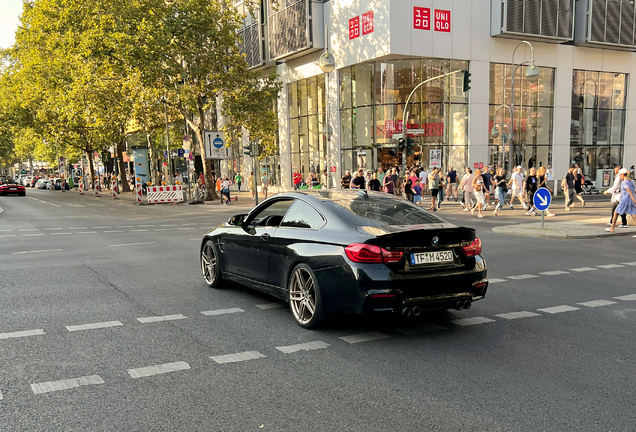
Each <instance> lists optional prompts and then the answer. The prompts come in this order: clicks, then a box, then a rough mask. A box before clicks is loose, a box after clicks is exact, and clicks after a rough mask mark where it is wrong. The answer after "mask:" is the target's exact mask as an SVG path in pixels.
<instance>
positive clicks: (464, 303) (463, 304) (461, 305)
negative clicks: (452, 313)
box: [455, 300, 473, 310]
mask: <svg viewBox="0 0 636 432" xmlns="http://www.w3.org/2000/svg"><path fill="white" fill-rule="evenodd" d="M472 304H473V302H471V301H470V300H459V301H458V302H457V303H455V309H457V310H462V309H470V307H471V306H472Z"/></svg>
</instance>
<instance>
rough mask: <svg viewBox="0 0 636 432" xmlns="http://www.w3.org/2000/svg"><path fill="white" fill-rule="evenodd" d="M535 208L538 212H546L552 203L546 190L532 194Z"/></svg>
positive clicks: (550, 196) (539, 190) (541, 189)
mask: <svg viewBox="0 0 636 432" xmlns="http://www.w3.org/2000/svg"><path fill="white" fill-rule="evenodd" d="M532 201H533V204H534V206H535V208H536V209H537V210H539V211H544V210H547V209H548V207H550V204H551V203H552V194H551V193H550V191H549V190H548V189H547V188H544V187H542V188H539V189H538V190H537V191H536V192H535V193H534V199H533V200H532Z"/></svg>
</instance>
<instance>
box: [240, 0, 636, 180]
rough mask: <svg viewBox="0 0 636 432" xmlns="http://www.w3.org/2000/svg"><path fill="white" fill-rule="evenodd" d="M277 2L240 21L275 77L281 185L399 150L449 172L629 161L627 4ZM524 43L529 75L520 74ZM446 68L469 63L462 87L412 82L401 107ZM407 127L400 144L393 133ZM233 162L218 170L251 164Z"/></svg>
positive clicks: (632, 94)
mask: <svg viewBox="0 0 636 432" xmlns="http://www.w3.org/2000/svg"><path fill="white" fill-rule="evenodd" d="M277 4H278V6H277V7H275V5H274V4H273V3H272V2H270V1H268V0H263V1H262V3H261V8H260V10H259V11H258V13H255V15H257V16H251V15H250V16H248V17H247V18H246V21H245V28H244V30H243V46H244V48H243V49H244V51H245V53H246V56H247V59H248V61H249V62H250V65H252V66H253V67H254V68H260V69H263V70H264V71H265V70H267V69H269V68H276V70H277V71H278V73H279V75H280V77H281V80H282V81H283V83H284V89H283V91H282V92H281V95H280V98H279V103H278V114H279V134H280V135H279V139H280V154H279V155H275V156H272V157H270V158H267V160H266V161H265V163H264V164H263V166H264V167H266V169H267V170H268V171H269V172H270V177H272V175H273V177H274V178H276V179H277V182H278V183H280V184H279V186H281V187H282V188H290V187H291V186H292V173H293V172H295V171H296V170H299V171H300V172H301V173H302V174H303V176H304V177H305V178H306V177H307V176H308V175H309V173H310V172H317V173H322V172H324V171H327V172H329V173H330V174H329V177H330V183H331V185H332V186H337V187H339V179H340V177H341V176H342V173H343V172H344V170H346V169H352V170H355V169H358V168H365V169H377V168H379V167H383V168H388V167H391V166H399V165H401V162H402V158H403V157H406V158H407V163H408V165H419V166H423V167H430V166H434V165H441V166H442V167H443V168H444V169H446V168H447V167H449V166H453V167H454V168H455V169H457V170H461V169H462V168H463V167H471V168H474V167H480V166H484V165H489V166H493V165H495V166H497V165H501V166H504V167H506V168H508V167H509V165H510V163H512V164H513V165H522V166H523V167H524V168H526V169H528V168H530V167H539V166H545V165H552V167H553V168H554V170H555V175H556V176H557V177H559V178H560V177H561V176H562V175H563V174H564V173H565V171H566V169H567V167H568V166H569V165H570V164H572V163H578V164H579V165H580V166H581V168H582V169H583V172H584V174H585V176H586V177H587V178H589V179H592V180H601V177H599V176H602V170H608V169H611V167H613V166H614V165H615V164H621V165H626V166H628V167H629V166H631V165H633V164H636V82H635V81H634V80H631V79H630V76H631V74H632V72H636V54H635V53H634V51H636V38H635V28H636V27H635V25H636V9H635V5H634V1H633V0H576V1H575V0H383V1H372V0H327V1H319V0H282V1H278V2H277ZM239 5H240V3H239ZM325 28H326V31H325ZM521 41H529V42H530V44H531V45H532V47H533V50H532V49H531V47H530V45H529V44H526V43H522V42H521ZM520 43H521V45H519V46H518V44H520ZM325 49H329V51H330V53H332V54H333V56H334V57H335V60H336V68H335V70H334V71H333V72H332V73H330V74H325V73H323V72H322V71H321V69H320V67H319V64H318V59H319V57H320V55H321V54H322V53H323V52H324V51H325ZM515 49H516V51H515ZM532 51H534V58H535V61H536V65H537V66H538V67H539V68H540V69H539V74H538V77H534V79H528V78H526V76H525V70H526V67H527V66H528V65H529V64H530V63H531V60H532V54H533V53H532ZM513 52H515V56H514V64H511V63H512V60H513ZM519 65H521V66H519ZM458 70H468V71H470V74H471V77H470V78H471V87H472V88H471V90H470V91H468V92H466V93H464V92H463V90H462V74H455V75H451V76H448V77H445V78H441V79H437V80H433V81H431V82H429V83H427V84H425V85H423V86H421V87H420V88H419V89H418V90H417V91H416V92H415V93H414V95H413V96H412V98H411V102H410V103H409V106H408V107H406V106H405V103H406V100H407V98H408V97H409V95H410V94H411V92H412V90H413V89H414V88H415V87H416V86H417V85H418V84H420V83H421V82H422V81H424V80H426V79H430V78H434V77H437V76H440V75H443V74H446V73H449V72H453V71H458ZM513 73H514V90H513V80H512V74H513ZM513 91H514V95H513ZM513 96H514V97H513ZM498 108H499V109H498ZM405 110H406V112H407V116H405V115H404V113H405ZM327 113H328V114H327ZM495 113H496V114H497V116H496V118H495ZM511 114H512V118H511ZM405 117H406V122H404V121H403V118H405ZM493 126H496V129H497V130H498V131H500V132H501V133H498V134H491V131H492V130H493ZM331 130H332V131H333V132H332V133H330V131H331ZM409 130H412V133H409ZM405 132H406V135H407V137H408V138H409V140H408V141H409V146H410V147H409V149H408V151H403V149H402V148H400V147H399V145H398V139H397V137H398V136H399V135H401V134H404V133H405ZM511 144H512V148H510V146H511ZM238 153H239V152H236V153H235V154H238ZM440 155H441V156H440ZM510 155H511V156H512V161H510V159H509V158H510ZM238 159H239V160H238V162H237V161H235V163H234V164H233V167H230V166H229V165H228V168H233V169H241V167H244V168H243V169H245V170H247V171H249V167H250V163H249V160H247V159H246V160H245V161H243V160H242V157H239V158H238ZM598 186H601V187H602V186H603V185H602V184H600V183H599V184H598Z"/></svg>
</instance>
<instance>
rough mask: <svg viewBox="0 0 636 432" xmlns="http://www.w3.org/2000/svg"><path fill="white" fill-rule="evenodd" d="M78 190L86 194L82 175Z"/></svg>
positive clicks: (81, 193)
mask: <svg viewBox="0 0 636 432" xmlns="http://www.w3.org/2000/svg"><path fill="white" fill-rule="evenodd" d="M77 191H78V192H79V194H80V195H84V181H83V180H82V178H81V177H80V179H79V186H78V188H77Z"/></svg>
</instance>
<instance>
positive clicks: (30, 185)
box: [27, 176, 40, 188]
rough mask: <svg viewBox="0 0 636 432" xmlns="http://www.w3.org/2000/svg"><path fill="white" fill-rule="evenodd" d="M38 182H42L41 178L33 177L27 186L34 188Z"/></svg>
mask: <svg viewBox="0 0 636 432" xmlns="http://www.w3.org/2000/svg"><path fill="white" fill-rule="evenodd" d="M38 180H40V177H38V176H33V177H31V179H30V180H29V184H28V185H27V186H28V187H32V188H34V187H35V185H36V183H37V182H38Z"/></svg>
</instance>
